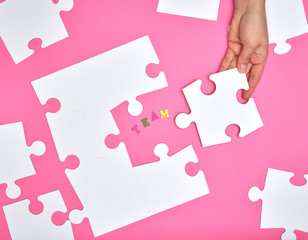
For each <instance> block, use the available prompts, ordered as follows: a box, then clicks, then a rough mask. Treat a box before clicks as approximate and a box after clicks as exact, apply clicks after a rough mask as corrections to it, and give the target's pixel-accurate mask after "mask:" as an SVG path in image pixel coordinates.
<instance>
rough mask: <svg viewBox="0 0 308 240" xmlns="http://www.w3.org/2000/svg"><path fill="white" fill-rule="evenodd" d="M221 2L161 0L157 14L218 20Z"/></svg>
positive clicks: (210, 0)
mask: <svg viewBox="0 0 308 240" xmlns="http://www.w3.org/2000/svg"><path fill="white" fill-rule="evenodd" d="M219 2H220V0H159V3H158V7H157V12H161V13H169V14H175V15H180V16H186V17H193V18H201V19H207V20H214V21H216V20H217V15H218V9H219Z"/></svg>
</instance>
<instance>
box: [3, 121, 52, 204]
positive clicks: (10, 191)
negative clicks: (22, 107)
mask: <svg viewBox="0 0 308 240" xmlns="http://www.w3.org/2000/svg"><path fill="white" fill-rule="evenodd" d="M0 146H1V149H0V184H1V183H6V184H7V186H8V187H7V189H6V194H7V196H8V197H10V198H17V197H18V196H19V195H20V193H21V190H20V188H19V186H18V185H16V184H15V180H18V179H21V178H24V177H28V176H31V175H34V174H36V172H35V169H34V167H33V165H32V162H31V159H30V155H31V154H35V155H38V156H40V155H42V154H43V153H44V152H45V149H46V148H45V144H44V143H42V142H39V141H37V142H34V143H33V144H32V145H31V146H30V147H28V146H27V144H26V139H25V133H24V129H23V125H22V122H16V123H11V124H6V125H1V126H0Z"/></svg>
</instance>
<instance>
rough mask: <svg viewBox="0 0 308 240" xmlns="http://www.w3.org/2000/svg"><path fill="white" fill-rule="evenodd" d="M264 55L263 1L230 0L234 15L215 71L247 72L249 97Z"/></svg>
mask: <svg viewBox="0 0 308 240" xmlns="http://www.w3.org/2000/svg"><path fill="white" fill-rule="evenodd" d="M267 54H268V33H267V23H266V13H265V0H234V15H233V18H232V21H231V25H230V29H229V34H228V49H227V52H226V54H225V57H224V59H223V61H222V63H221V65H220V68H219V72H220V71H225V70H228V69H231V68H235V67H237V69H238V71H239V72H240V73H246V74H248V75H249V80H248V83H249V90H246V91H244V92H243V98H244V99H249V98H250V96H251V95H252V93H253V91H254V90H255V88H256V87H257V85H258V83H259V81H260V79H261V76H262V73H263V70H264V66H265V63H266V59H267Z"/></svg>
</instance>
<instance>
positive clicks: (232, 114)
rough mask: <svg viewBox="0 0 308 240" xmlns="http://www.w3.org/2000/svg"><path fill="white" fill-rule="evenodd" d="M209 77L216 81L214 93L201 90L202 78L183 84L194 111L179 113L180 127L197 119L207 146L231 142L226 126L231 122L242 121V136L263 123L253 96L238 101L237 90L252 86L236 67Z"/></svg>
mask: <svg viewBox="0 0 308 240" xmlns="http://www.w3.org/2000/svg"><path fill="white" fill-rule="evenodd" d="M210 80H212V81H213V82H214V83H215V84H216V90H215V92H214V93H213V94H212V95H204V94H203V93H202V92H201V85H202V81H201V80H197V81H195V82H193V83H192V84H190V85H188V86H187V87H185V88H183V92H184V95H185V98H186V100H187V102H188V105H189V107H190V110H191V113H190V114H186V113H180V114H179V115H178V116H177V117H176V119H175V120H176V124H177V126H178V127H180V128H187V127H188V126H189V125H190V123H191V122H195V123H196V126H197V129H198V133H199V136H200V139H201V143H202V146H203V147H206V146H211V145H215V144H220V143H226V142H229V141H230V140H231V139H230V137H228V136H227V135H226V134H225V130H226V128H227V127H228V126H229V125H231V124H237V125H239V127H240V129H241V131H240V134H239V136H240V137H244V136H246V135H248V134H249V133H251V132H253V131H255V130H256V129H258V128H260V127H262V126H263V123H262V120H261V117H260V115H259V112H258V110H257V107H256V104H255V102H254V100H253V99H251V98H250V99H249V101H248V102H247V103H246V104H241V103H239V102H238V101H237V98H236V93H237V91H238V90H240V89H245V90H248V88H249V86H248V82H247V79H246V75H245V74H240V73H239V72H238V71H237V69H236V68H234V69H231V70H227V71H224V72H220V73H216V74H212V75H211V76H210Z"/></svg>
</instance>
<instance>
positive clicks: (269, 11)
mask: <svg viewBox="0 0 308 240" xmlns="http://www.w3.org/2000/svg"><path fill="white" fill-rule="evenodd" d="M266 17H267V26H268V35H269V43H276V44H277V45H276V47H275V49H274V51H275V53H277V54H284V53H287V52H288V51H289V50H290V49H291V46H290V44H288V43H287V42H286V40H288V39H290V38H293V37H296V36H299V35H301V34H304V33H307V32H308V24H307V19H306V14H305V9H304V5H303V2H302V0H267V1H266Z"/></svg>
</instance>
